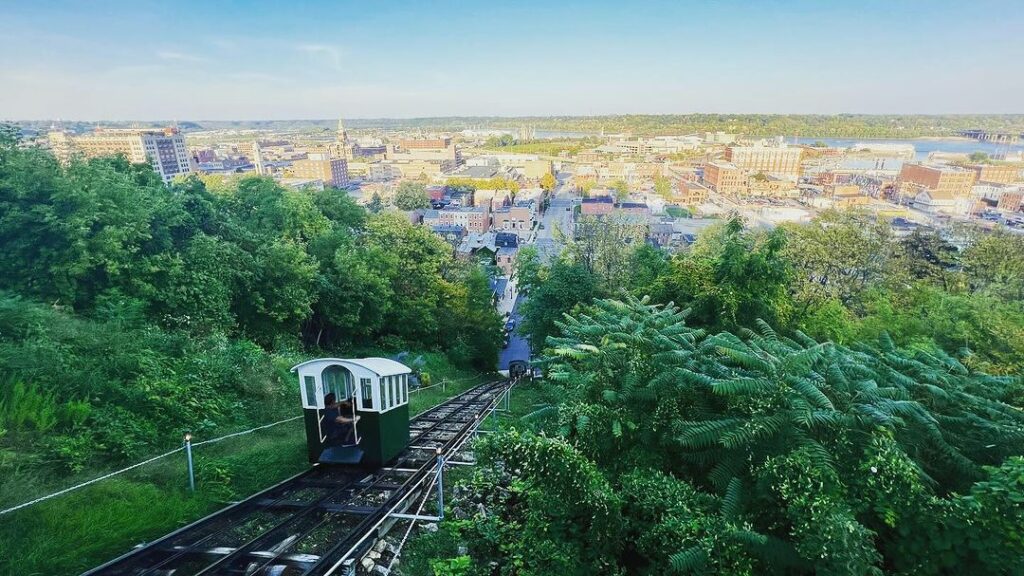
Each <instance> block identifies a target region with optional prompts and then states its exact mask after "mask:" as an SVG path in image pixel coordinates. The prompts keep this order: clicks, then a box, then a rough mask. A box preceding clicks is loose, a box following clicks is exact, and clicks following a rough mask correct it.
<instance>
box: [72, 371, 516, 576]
mask: <svg viewBox="0 0 1024 576" xmlns="http://www.w3.org/2000/svg"><path fill="white" fill-rule="evenodd" d="M505 385H506V383H505V382H504V381H493V382H488V383H484V384H480V385H478V386H475V387H473V388H470V389H469V390H466V391H464V392H462V393H461V394H458V395H456V396H453V397H452V398H449V399H447V400H446V401H444V402H442V403H440V404H438V405H436V406H433V407H431V408H428V409H426V410H424V411H422V412H420V413H419V414H417V415H416V416H414V417H413V418H412V419H410V423H421V422H423V421H426V422H431V425H430V426H428V427H427V428H425V429H418V430H416V431H415V432H414V433H415V437H414V438H410V445H412V444H413V443H414V442H417V443H418V442H422V441H423V439H424V438H428V437H429V436H432V435H435V434H438V433H439V432H444V433H448V432H452V433H453V436H452V437H451V438H449V439H448V440H446V441H445V440H440V439H430V440H428V441H431V442H442V446H444V447H450V446H451V445H452V443H453V442H454V441H455V440H457V439H459V438H461V437H462V436H463V434H464V431H465V429H466V427H467V426H470V425H472V424H473V423H474V422H475V421H477V420H478V418H474V419H470V420H468V421H466V422H465V423H462V422H461V421H460V420H459V419H458V418H457V416H458V415H459V414H461V413H463V412H464V410H466V409H467V408H470V407H473V406H474V404H476V403H479V402H480V399H481V398H482V397H483V396H485V395H486V394H488V393H489V392H491V391H493V390H494V389H501V388H503V387H504V386H505ZM500 396H501V394H500V393H499V394H497V395H495V396H494V398H499V397H500ZM494 398H492V399H490V400H491V401H490V402H486V404H485V406H484V408H483V409H481V410H480V412H479V413H478V414H477V416H479V414H482V413H486V412H487V410H488V409H490V408H491V406H492V405H493V404H494ZM439 413H443V414H441V415H440V417H439V418H438V419H437V420H436V421H435V420H434V418H435V417H438V415H439ZM453 420H454V421H455V422H454V423H462V424H463V426H461V427H460V428H459V429H458V430H456V431H452V430H450V429H444V428H442V427H443V426H445V425H450V424H453ZM463 443H464V442H463ZM461 444H462V443H460V445H461ZM413 452H414V451H413V450H411V449H408V448H407V449H406V450H405V451H403V452H402V453H401V454H400V455H399V457H398V458H397V459H396V460H395V461H394V463H393V465H392V466H388V467H384V468H382V469H381V470H382V471H387V472H393V471H395V469H396V468H400V466H401V464H403V463H406V462H419V461H420V459H419V458H415V457H414V454H413ZM435 462H436V456H435V457H434V458H431V459H429V460H427V461H426V462H424V463H423V465H421V466H420V467H419V468H414V470H415V472H414V473H413V474H412V476H411V477H410V478H409V479H407V480H406V481H405V482H404V483H403V484H402V485H401V486H400V487H399V488H398V489H397V490H396V492H395V493H394V494H393V495H392V496H391V497H390V498H389V499H388V500H387V501H385V503H384V504H382V505H380V506H378V507H377V508H376V509H374V510H372V511H371V512H370V513H369V514H368V516H370V517H376V516H378V513H379V512H380V511H381V510H382V509H383V508H384V507H386V506H387V504H388V503H389V502H391V501H392V500H394V499H395V498H396V497H397V496H402V500H404V498H405V497H407V496H408V491H410V490H413V489H415V488H416V487H417V486H414V484H415V483H414V482H413V478H419V476H420V475H421V473H422V472H423V470H424V468H426V467H430V466H431V465H432V464H433V463H435ZM335 471H338V472H341V474H342V476H343V477H342V478H341V479H339V482H338V483H335V482H331V483H329V484H328V485H327V486H317V485H316V483H317V481H318V480H319V479H320V478H322V477H324V476H326V475H328V473H329V472H335ZM372 475H373V474H371V476H372ZM349 476H350V477H349ZM385 476H387V474H381V475H380V478H377V479H376V480H375V481H373V482H371V483H370V484H369V485H367V486H359V487H358V488H359V492H358V494H360V495H362V494H364V493H366V492H368V491H369V490H372V489H373V488H374V487H375V486H377V485H379V484H380V483H381V478H383V477H385ZM361 478H366V475H365V474H357V475H352V474H346V473H345V469H343V468H337V469H335V468H328V467H325V466H323V465H319V464H314V465H313V467H312V468H310V469H309V470H305V471H303V472H300V473H298V474H296V475H294V476H292V477H290V478H288V479H286V480H284V481H282V482H279V483H277V484H275V485H273V486H270V487H268V488H265V489H264V490H261V491H260V492H257V493H256V494H254V495H252V496H249V497H248V498H246V499H244V500H241V501H239V502H235V503H233V504H231V505H229V506H227V507H225V508H222V509H220V510H218V511H216V512H214V513H212V514H210V515H208V516H205V517H203V518H200V519H199V520H197V521H195V522H193V523H191V524H189V525H187V526H183V527H182V528H179V529H177V530H174V531H172V532H170V533H168V534H166V535H165V536H163V537H161V538H158V539H156V540H154V541H152V542H148V543H146V544H144V545H142V546H140V547H137V548H135V549H134V550H131V551H129V552H127V553H125V554H122V555H121V556H118V557H116V558H114V559H112V560H110V561H108V562H106V563H104V564H102V565H100V566H98V567H96V568H93V569H91V570H88V571H86V572H84V573H83V575H82V576H101V575H103V576H111V575H115V574H118V575H122V574H133V575H142V574H150V573H152V572H153V571H155V570H158V569H161V568H164V567H166V566H168V565H169V564H172V563H174V562H176V561H178V560H181V559H182V558H184V557H185V556H189V555H196V554H207V555H208V554H217V555H221V554H224V552H220V551H217V552H214V551H213V550H212V549H210V548H204V547H202V545H203V544H206V543H209V541H210V540H211V539H212V538H214V537H215V536H217V535H219V534H221V533H223V530H227V529H229V528H231V527H233V526H237V525H240V524H242V523H244V522H245V521H246V520H248V519H250V518H251V517H252V516H253V514H255V513H258V512H261V511H267V510H273V509H275V508H278V507H280V506H281V505H282V504H283V503H285V502H288V498H287V497H288V495H289V494H290V493H292V492H293V491H294V490H295V489H301V488H303V487H305V484H306V483H307V482H308V483H309V484H310V485H311V486H310V487H314V488H324V489H326V490H328V493H327V494H326V495H323V496H321V497H318V498H316V499H315V500H314V501H313V502H311V503H309V504H304V505H303V506H302V508H301V509H299V510H297V511H296V512H295V513H292V514H290V515H288V516H287V517H285V518H283V519H282V520H281V521H280V522H277V523H275V524H274V525H273V526H271V527H270V528H269V529H266V530H261V532H260V534H259V535H257V536H256V537H255V538H253V539H251V540H250V541H248V542H246V543H245V544H243V545H241V546H239V547H238V548H234V549H230V552H228V553H227V554H226V556H224V557H222V558H219V559H217V560H216V561H214V562H213V563H212V564H211V565H210V566H207V567H205V568H204V569H203V571H202V572H201V573H202V574H209V573H213V572H217V571H219V568H220V567H226V566H228V565H229V564H230V562H231V560H229V558H231V559H239V558H244V557H254V556H255V557H258V558H260V559H261V560H262V559H267V562H266V563H264V564H263V565H264V566H266V565H268V564H270V563H272V562H273V561H275V560H277V559H280V558H281V557H284V556H287V555H288V553H287V552H285V551H281V552H280V553H276V554H274V553H266V552H265V551H262V550H259V543H258V542H257V541H259V540H267V539H269V536H270V535H271V534H272V533H275V532H276V533H280V529H281V528H283V527H284V526H287V525H290V524H293V523H294V522H297V521H299V520H301V519H304V518H307V517H308V516H309V515H310V514H311V513H312V512H313V511H315V510H318V509H324V507H323V506H324V503H325V502H327V501H329V500H330V499H331V498H333V497H335V496H337V495H339V494H343V493H344V492H345V491H346V490H349V489H351V488H352V487H353V486H354V485H356V484H358V483H359V482H360V479H361ZM354 496H355V494H353V496H352V497H350V498H349V499H350V500H351V499H353V497H354ZM268 498H269V499H271V501H270V502H265V501H266V500H267V499H268ZM399 502H401V500H399ZM324 520H326V517H325V519H324ZM367 520H368V518H367ZM217 522H225V523H226V526H225V527H224V528H223V530H213V531H211V533H210V534H206V535H204V536H202V537H200V538H199V539H198V540H193V541H191V542H190V541H189V540H190V539H189V538H188V537H189V536H191V535H193V534H196V533H198V534H202V533H203V532H202V531H203V530H205V529H208V528H210V527H211V526H216V523H217ZM322 524H323V521H321V522H320V523H317V524H316V526H314V529H315V528H316V527H318V526H320V525H322ZM364 524H366V520H364V521H363V522H360V524H359V525H357V526H356V527H355V528H354V529H353V530H352V532H356V531H358V530H359V529H360V527H361V526H363V525H364ZM308 532H309V530H306V531H303V535H308ZM349 539H350V538H346V540H349ZM177 541H182V544H179V545H175V544H174V543H175V542H177ZM300 541H301V537H300V538H295V539H294V540H293V542H291V543H290V544H289V545H288V546H287V547H285V549H288V548H292V547H293V546H294V545H295V544H297V543H298V542H300ZM343 542H344V541H343ZM335 548H337V546H335ZM243 549H246V550H244V551H243ZM333 550H334V548H332V549H331V550H329V551H328V553H329V552H332V551H333ZM154 554H155V555H160V556H158V557H156V558H150V557H151V556H152V555H154ZM164 554H167V556H166V557H163V555H164ZM268 556H270V558H269V559H268V558H267V557H268ZM320 558H321V559H322V558H323V556H320ZM147 559H150V560H151V562H152V563H150V562H146V561H145V560H147ZM305 564H307V565H308V562H305Z"/></svg>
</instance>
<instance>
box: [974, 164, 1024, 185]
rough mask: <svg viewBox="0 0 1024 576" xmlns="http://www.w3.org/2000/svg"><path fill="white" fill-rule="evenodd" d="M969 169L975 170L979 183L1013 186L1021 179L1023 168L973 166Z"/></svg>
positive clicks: (992, 165) (1010, 165) (1011, 166)
mask: <svg viewBox="0 0 1024 576" xmlns="http://www.w3.org/2000/svg"><path fill="white" fill-rule="evenodd" d="M968 168H970V169H971V170H974V176H975V179H976V180H977V181H978V182H992V183H995V184H1013V183H1014V182H1017V181H1018V180H1019V179H1020V170H1021V167H1020V166H1014V165H1012V164H972V165H970V166H968Z"/></svg>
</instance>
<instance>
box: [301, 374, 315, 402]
mask: <svg viewBox="0 0 1024 576" xmlns="http://www.w3.org/2000/svg"><path fill="white" fill-rule="evenodd" d="M302 381H303V383H305V386H306V408H316V407H317V405H316V378H314V377H313V376H306V377H304V378H303V379H302Z"/></svg>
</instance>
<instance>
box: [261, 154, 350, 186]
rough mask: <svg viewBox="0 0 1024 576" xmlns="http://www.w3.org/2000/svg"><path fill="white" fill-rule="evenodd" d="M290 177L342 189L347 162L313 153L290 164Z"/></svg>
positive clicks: (345, 178)
mask: <svg viewBox="0 0 1024 576" xmlns="http://www.w3.org/2000/svg"><path fill="white" fill-rule="evenodd" d="M257 149H258V148H257ZM292 175H293V177H295V178H308V179H317V180H321V181H322V182H323V183H324V185H325V186H330V187H333V188H344V187H345V186H348V162H347V161H346V160H345V159H344V158H332V157H331V156H330V154H328V153H324V152H315V153H311V154H309V155H308V156H307V157H306V159H305V160H297V161H295V162H294V163H293V164H292Z"/></svg>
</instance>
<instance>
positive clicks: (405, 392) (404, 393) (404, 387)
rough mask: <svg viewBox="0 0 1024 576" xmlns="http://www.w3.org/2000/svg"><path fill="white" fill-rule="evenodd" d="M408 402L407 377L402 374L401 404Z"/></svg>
mask: <svg viewBox="0 0 1024 576" xmlns="http://www.w3.org/2000/svg"><path fill="white" fill-rule="evenodd" d="M408 401H409V375H408V374H402V402H403V403H404V402H408Z"/></svg>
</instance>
